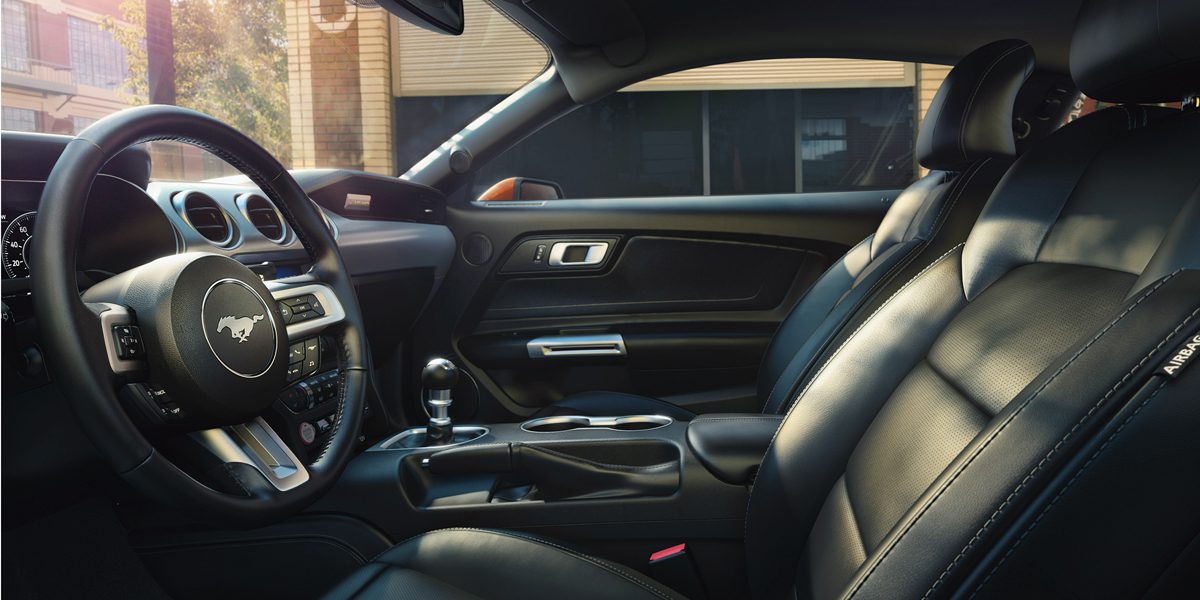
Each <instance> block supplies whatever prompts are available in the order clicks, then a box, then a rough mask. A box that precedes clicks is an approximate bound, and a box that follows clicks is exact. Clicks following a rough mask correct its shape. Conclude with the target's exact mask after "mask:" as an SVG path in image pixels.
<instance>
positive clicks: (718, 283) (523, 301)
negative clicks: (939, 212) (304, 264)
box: [398, 191, 897, 421]
mask: <svg viewBox="0 0 1200 600" xmlns="http://www.w3.org/2000/svg"><path fill="white" fill-rule="evenodd" d="M896 194H897V192H895V191H886V192H844V193H825V194H785V195H770V196H721V197H700V198H623V199H601V200H557V201H549V202H545V203H535V204H533V205H530V204H524V203H522V204H520V205H507V206H505V205H502V204H501V203H478V202H469V203H463V204H459V205H455V206H451V207H450V208H449V209H448V211H447V225H448V226H449V227H450V228H451V230H452V231H453V232H454V234H455V238H456V239H457V240H458V241H459V244H460V250H461V251H460V253H459V255H458V256H457V257H456V260H455V263H454V265H453V266H452V268H451V269H450V271H449V272H448V274H447V276H446V280H445V281H444V282H443V284H442V286H441V287H440V289H439V291H438V294H437V296H436V297H435V298H434V299H433V301H432V302H431V303H430V306H429V307H428V308H427V309H426V313H425V315H423V316H422V318H421V319H420V321H419V322H418V324H417V327H416V328H415V329H414V335H413V336H412V338H411V340H412V341H411V344H410V348H411V353H410V355H409V356H410V362H411V364H410V365H409V366H408V372H409V373H410V374H411V376H410V377H411V378H410V379H409V381H408V382H407V383H405V382H399V383H398V386H399V389H405V390H406V393H405V397H408V398H419V397H420V394H419V389H418V385H417V383H416V377H415V375H416V373H417V372H418V371H419V370H420V367H421V365H422V364H423V363H424V362H425V360H427V359H428V358H430V357H432V356H448V357H450V358H451V359H452V360H455V361H456V362H457V363H458V364H459V365H460V366H461V367H462V368H463V369H464V370H466V371H467V372H468V373H469V374H470V376H471V379H472V380H473V382H474V383H475V384H476V385H475V386H474V387H476V388H477V389H478V401H477V402H470V403H466V405H464V406H462V407H461V408H460V407H459V405H458V404H457V403H456V405H455V408H456V409H457V410H456V411H455V412H456V414H455V417H456V418H457V419H460V420H473V421H504V420H516V419H522V418H524V417H525V416H527V415H529V414H530V413H532V412H533V411H535V410H537V409H538V408H540V407H541V406H544V405H546V404H548V403H551V402H554V401H557V400H559V399H561V398H562V397H564V396H566V395H568V394H572V393H577V392H586V391H595V390H607V391H618V392H627V393H637V394H644V395H650V396H654V397H658V398H663V399H665V400H669V401H672V402H676V403H678V404H681V405H685V406H687V407H688V408H690V409H692V410H695V411H697V412H709V411H714V410H718V411H743V410H749V411H753V410H757V400H756V399H755V398H754V383H755V377H756V375H757V371H758V365H759V363H760V362H761V358H762V354H763V352H764V351H765V350H766V348H767V345H768V343H769V342H770V339H771V336H772V334H773V333H774V331H775V329H776V327H777V326H778V324H779V322H780V321H781V320H782V319H783V317H784V316H785V315H786V314H787V312H788V310H790V308H791V307H792V305H793V304H794V303H795V302H796V301H797V300H798V299H799V298H800V297H801V296H802V295H803V294H804V292H805V291H806V290H807V288H808V287H809V286H810V285H811V284H812V282H813V281H815V280H816V278H817V277H819V276H820V274H821V273H822V272H823V271H824V270H825V268H827V267H828V265H829V264H830V263H831V262H832V261H834V260H836V259H837V258H838V257H839V256H841V254H842V253H844V252H845V251H846V250H847V249H848V248H849V246H851V245H853V244H856V243H858V242H859V241H861V240H862V239H863V238H864V237H866V236H867V235H868V234H869V233H870V232H872V231H873V230H874V229H875V227H876V226H877V225H878V223H879V220H880V219H881V218H882V216H883V213H884V212H885V211H886V209H887V207H888V206H889V205H890V202H891V199H893V198H894V197H895V196H896ZM563 242H593V243H600V242H607V243H608V244H609V245H608V246H607V248H606V251H605V256H604V257H603V258H602V260H600V261H598V262H597V263H596V264H590V265H584V266H580V265H578V263H579V262H580V261H581V260H582V257H584V256H585V255H586V252H587V251H586V250H571V252H572V253H573V256H574V257H575V260H570V261H567V263H568V265H566V267H565V268H564V267H561V266H560V267H555V266H553V265H549V264H548V262H547V261H548V254H549V252H550V250H551V249H552V248H554V247H555V245H556V244H559V243H563ZM538 246H543V248H542V250H541V254H540V255H539V254H538ZM481 248H483V249H488V250H490V249H493V248H494V249H495V251H494V252H486V251H482V252H481V250H480V249H481ZM560 254H561V253H560ZM539 256H540V257H539ZM468 258H470V259H471V260H467V259H468ZM572 263H575V265H574V266H572ZM563 335H569V336H580V335H582V336H595V335H606V336H613V335H619V336H620V339H621V342H622V344H623V353H615V352H603V353H588V352H583V353H578V352H575V353H572V352H567V353H557V354H554V355H553V356H552V357H549V358H548V357H545V356H540V355H537V354H536V353H534V354H531V352H530V348H529V342H530V341H531V340H534V339H536V338H541V337H544V336H563ZM585 339H588V338H585ZM601 339H609V338H601ZM411 404H412V405H413V406H410V415H412V416H414V417H416V418H418V419H420V418H424V412H423V411H421V408H420V403H419V402H412V403H411Z"/></svg>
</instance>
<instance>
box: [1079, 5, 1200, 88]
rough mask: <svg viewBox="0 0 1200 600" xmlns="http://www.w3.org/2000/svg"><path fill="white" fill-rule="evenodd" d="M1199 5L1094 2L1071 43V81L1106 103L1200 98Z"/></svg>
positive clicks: (1084, 10)
mask: <svg viewBox="0 0 1200 600" xmlns="http://www.w3.org/2000/svg"><path fill="white" fill-rule="evenodd" d="M1197 21H1200V2H1196V1H1195V0H1146V1H1143V0H1137V1H1130V0H1094V1H1091V2H1087V3H1085V5H1084V6H1083V8H1082V9H1081V11H1080V14H1079V19H1078V22H1077V24H1076V27H1075V35H1074V37H1073V38H1072V39H1071V76H1072V78H1074V79H1075V83H1076V84H1077V85H1078V86H1079V89H1081V90H1083V92H1084V93H1085V94H1087V95H1089V96H1091V97H1093V98H1097V99H1100V100H1104V101H1107V102H1174V101H1178V100H1181V99H1183V98H1184V97H1186V96H1187V95H1189V94H1200V44H1197V43H1196V39H1197V38H1200V31H1197V28H1196V22H1197Z"/></svg>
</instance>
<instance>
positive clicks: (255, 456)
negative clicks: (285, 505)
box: [191, 417, 308, 492]
mask: <svg viewBox="0 0 1200 600" xmlns="http://www.w3.org/2000/svg"><path fill="white" fill-rule="evenodd" d="M191 436H192V438H193V439H195V440H196V441H197V442H199V443H200V445H202V446H204V447H205V448H207V449H208V451H209V452H212V453H213V455H214V456H216V457H217V458H218V459H220V460H221V461H223V462H226V463H242V464H246V465H250V466H252V467H254V468H255V469H257V470H258V471H259V472H260V473H262V474H263V477H266V478H267V481H269V482H271V485H273V486H275V489H277V490H279V491H281V492H286V491H288V490H290V489H294V488H296V487H299V486H300V485H302V484H304V483H305V482H307V481H308V469H306V468H304V463H302V462H300V459H299V458H296V455H295V454H293V453H292V450H291V448H288V445H287V444H285V443H283V440H282V439H280V438H279V434H277V433H275V430H274V429H271V426H270V425H268V424H267V422H266V421H265V420H263V418H262V417H255V418H254V420H253V421H249V422H247V423H243V424H241V425H233V426H231V427H221V428H218V429H205V430H203V431H197V432H194V433H192V434H191Z"/></svg>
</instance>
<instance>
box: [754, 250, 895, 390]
mask: <svg viewBox="0 0 1200 600" xmlns="http://www.w3.org/2000/svg"><path fill="white" fill-rule="evenodd" d="M874 237H875V234H871V235H869V236H867V237H866V238H863V240H862V241H861V242H859V243H857V244H855V245H854V246H853V247H852V248H850V249H849V250H847V251H846V253H845V254H843V255H842V258H845V257H846V255H848V254H850V253H851V252H854V251H855V250H857V249H858V248H859V246H862V245H863V244H865V243H867V241H868V240H872V239H873V238H874ZM867 254H868V256H869V255H870V254H872V251H871V249H870V248H868V249H867ZM839 260H840V259H839ZM830 268H832V265H830ZM830 273H831V272H830V271H829V269H826V270H825V273H823V274H821V277H819V278H817V280H816V281H814V282H813V284H812V285H811V286H809V288H808V290H805V292H804V296H805V297H806V296H808V292H809V291H812V289H813V288H815V287H817V286H818V285H820V284H821V280H822V279H824V278H825V276H826V275H829V274H830ZM803 302H804V297H801V298H800V300H799V301H797V302H796V305H795V306H794V307H792V310H795V309H796V308H799V306H800V305H801V304H802V303H803ZM833 306H835V307H836V306H837V304H836V303H835V304H834V305H833ZM828 314H829V313H828V311H826V316H828ZM790 316H791V311H788V314H787V315H785V316H784V318H783V319H784V321H787V317H790ZM779 328H780V329H782V328H783V324H782V323H780V327H779ZM775 335H779V331H778V330H776V332H775ZM806 339H807V338H806ZM769 351H770V348H768V352H769ZM763 363H764V364H765V363H766V355H765V354H764V355H763ZM761 368H762V366H761V365H760V366H759V369H761ZM786 371H787V366H786V365H785V366H784V371H783V372H781V373H780V374H779V377H776V378H775V384H774V385H772V386H771V391H769V392H767V397H766V398H765V399H764V400H763V412H766V411H767V410H770V411H771V412H772V413H777V412H778V411H777V410H774V409H772V408H771V405H772V403H771V398H772V397H773V396H774V395H775V389H776V388H778V387H779V384H780V383H782V382H783V375H784V373H785V372H786ZM780 408H782V407H780Z"/></svg>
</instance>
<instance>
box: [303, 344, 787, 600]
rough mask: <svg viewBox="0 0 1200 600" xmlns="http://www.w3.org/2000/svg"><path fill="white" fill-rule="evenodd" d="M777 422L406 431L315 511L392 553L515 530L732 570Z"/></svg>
mask: <svg viewBox="0 0 1200 600" xmlns="http://www.w3.org/2000/svg"><path fill="white" fill-rule="evenodd" d="M431 364H432V363H431ZM431 414H433V415H434V418H435V419H436V418H437V414H438V413H437V412H436V411H431ZM779 422H780V418H779V417H777V416H765V415H720V416H712V417H703V416H702V417H697V418H696V419H694V420H693V421H691V422H681V421H676V420H673V419H671V418H669V417H665V416H661V415H626V416H618V417H591V416H582V415H578V416H570V415H567V416H553V417H546V418H538V419H532V420H528V421H525V422H523V423H496V424H487V425H449V431H445V432H442V433H439V434H437V435H442V436H445V437H444V439H443V440H442V441H440V442H436V443H431V442H430V435H431V434H430V430H432V429H435V428H439V427H445V426H446V425H438V424H433V425H431V426H430V427H415V428H412V429H409V430H406V431H402V432H398V433H396V434H394V435H392V436H390V437H388V438H385V439H383V440H382V441H380V442H378V443H377V444H375V445H374V446H372V447H371V448H370V449H368V450H367V451H366V452H364V453H363V454H362V455H360V456H358V457H357V458H355V459H354V460H353V461H352V462H351V464H350V465H349V467H348V468H347V470H346V473H345V475H343V477H342V480H341V482H340V483H339V485H338V486H336V487H335V488H334V490H333V491H332V492H331V493H330V494H329V495H327V496H326V497H325V498H323V499H322V500H321V501H320V502H319V503H318V504H317V505H316V506H314V509H315V510H316V511H320V512H336V513H341V514H350V515H355V516H357V517H359V518H361V519H363V520H365V521H367V522H370V523H371V524H373V525H374V526H376V527H379V528H380V529H381V530H382V531H383V532H385V533H386V534H387V535H388V537H390V538H391V539H393V540H403V539H406V538H408V537H410V536H413V535H416V534H419V533H422V532H426V531H430V530H434V529H439V528H444V527H480V528H496V529H515V530H523V531H526V532H530V533H534V534H540V535H546V536H549V537H553V538H557V539H560V540H563V541H568V542H574V543H578V544H582V545H584V546H586V547H587V548H588V549H589V550H591V551H594V552H598V553H600V554H601V555H602V556H605V557H607V558H610V559H613V560H618V561H621V562H624V563H625V564H629V565H632V566H637V565H639V564H646V561H647V559H648V557H649V556H650V555H651V554H653V553H655V552H656V551H658V550H661V549H663V548H667V547H672V546H675V545H678V544H681V543H686V544H687V545H688V548H689V552H692V553H693V560H694V561H697V562H698V563H701V569H700V572H703V570H704V568H705V566H706V563H711V566H712V567H713V568H716V567H717V566H718V565H719V567H720V569H721V570H723V571H727V569H729V568H730V565H735V566H734V567H733V568H740V565H741V564H742V563H743V558H742V538H743V530H744V518H745V514H746V503H747V500H748V498H749V491H750V484H751V483H752V479H753V476H754V473H755V470H756V469H757V465H758V463H759V461H760V460H761V458H762V456H763V453H764V452H765V451H766V448H767V445H768V443H769V442H770V440H771V437H772V436H773V434H774V431H775V429H776V428H777V426H778V424H779ZM712 593H714V592H713V590H710V594H712Z"/></svg>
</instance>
